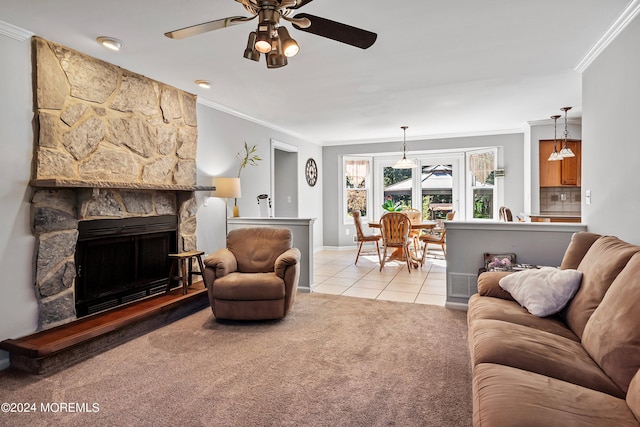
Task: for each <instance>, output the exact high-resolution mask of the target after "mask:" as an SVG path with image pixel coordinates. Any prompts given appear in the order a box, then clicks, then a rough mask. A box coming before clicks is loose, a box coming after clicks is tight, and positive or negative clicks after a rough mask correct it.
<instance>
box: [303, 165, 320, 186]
mask: <svg viewBox="0 0 640 427" xmlns="http://www.w3.org/2000/svg"><path fill="white" fill-rule="evenodd" d="M304 174H305V177H306V178H307V184H309V187H313V186H314V185H316V182H317V181H318V166H317V165H316V161H315V160H313V159H309V160H307V164H306V165H305V167H304Z"/></svg>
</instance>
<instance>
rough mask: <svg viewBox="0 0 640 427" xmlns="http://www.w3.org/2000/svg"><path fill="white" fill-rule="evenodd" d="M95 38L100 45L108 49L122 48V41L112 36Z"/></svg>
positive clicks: (116, 49)
mask: <svg viewBox="0 0 640 427" xmlns="http://www.w3.org/2000/svg"><path fill="white" fill-rule="evenodd" d="M96 40H97V41H98V43H100V44H101V45H102V46H104V47H106V48H107V49H109V50H113V51H115V52H118V51H119V50H120V49H121V48H122V41H120V40H118V39H116V38H114V37H106V36H100V37H98V38H96Z"/></svg>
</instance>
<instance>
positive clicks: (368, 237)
mask: <svg viewBox="0 0 640 427" xmlns="http://www.w3.org/2000/svg"><path fill="white" fill-rule="evenodd" d="M351 214H352V215H353V222H354V224H355V225H356V241H357V242H358V254H357V255H356V262H355V264H358V258H360V251H361V250H362V245H364V244H365V243H366V242H373V243H375V244H376V252H378V261H379V262H381V260H380V243H379V242H380V239H381V238H382V236H380V235H379V234H364V232H363V231H362V221H360V211H357V210H354V211H353V212H351Z"/></svg>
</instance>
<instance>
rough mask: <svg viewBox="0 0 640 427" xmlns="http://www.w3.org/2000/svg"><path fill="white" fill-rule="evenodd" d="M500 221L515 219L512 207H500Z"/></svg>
mask: <svg viewBox="0 0 640 427" xmlns="http://www.w3.org/2000/svg"><path fill="white" fill-rule="evenodd" d="M500 221H504V222H512V221H513V215H512V214H511V209H509V208H508V207H506V206H501V207H500Z"/></svg>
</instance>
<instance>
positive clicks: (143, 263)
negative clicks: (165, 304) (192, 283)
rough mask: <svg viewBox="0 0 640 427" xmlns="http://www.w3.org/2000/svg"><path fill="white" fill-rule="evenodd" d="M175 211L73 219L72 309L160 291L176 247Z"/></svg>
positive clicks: (87, 309)
mask: <svg viewBox="0 0 640 427" xmlns="http://www.w3.org/2000/svg"><path fill="white" fill-rule="evenodd" d="M177 228H178V226H177V217H176V216H175V215H162V216H154V217H136V218H125V219H99V220H91V221H81V222H80V223H79V224H78V231H79V235H78V245H77V248H76V290H75V294H76V315H77V316H78V317H82V316H86V315H89V314H92V313H96V312H98V311H103V310H106V309H108V308H112V307H116V306H118V305H121V304H125V303H128V302H131V301H135V300H138V299H141V298H145V297H147V296H150V295H153V294H156V293H160V292H162V291H164V289H166V284H167V278H168V275H169V274H168V273H169V266H170V265H169V259H168V258H167V255H168V254H169V253H172V252H176V248H177V245H178V239H177Z"/></svg>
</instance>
